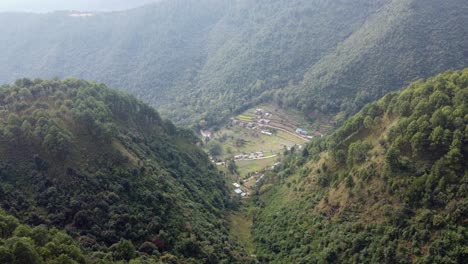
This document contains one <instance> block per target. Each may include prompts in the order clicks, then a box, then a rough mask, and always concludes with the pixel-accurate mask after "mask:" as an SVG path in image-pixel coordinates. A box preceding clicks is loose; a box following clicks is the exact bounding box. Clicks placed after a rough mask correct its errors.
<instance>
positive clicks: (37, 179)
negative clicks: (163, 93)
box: [0, 79, 241, 263]
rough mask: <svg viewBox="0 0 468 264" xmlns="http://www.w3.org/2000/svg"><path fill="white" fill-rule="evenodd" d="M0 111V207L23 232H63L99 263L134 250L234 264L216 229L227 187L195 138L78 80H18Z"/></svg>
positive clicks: (4, 93) (1, 92) (0, 95)
mask: <svg viewBox="0 0 468 264" xmlns="http://www.w3.org/2000/svg"><path fill="white" fill-rule="evenodd" d="M0 102H1V111H0V157H1V161H0V205H1V207H2V208H3V209H5V210H7V211H8V212H9V213H11V214H13V215H15V216H16V217H18V218H19V219H20V220H21V221H22V222H23V223H29V224H31V225H34V226H35V225H41V224H43V225H47V226H53V227H57V228H59V229H62V230H65V231H66V232H67V233H69V234H70V235H71V236H73V237H74V238H76V239H77V240H78V242H79V244H80V245H81V247H82V249H83V250H84V251H86V253H88V254H90V253H92V255H93V254H94V255H96V254H97V257H96V258H97V259H104V260H106V259H107V260H112V259H113V260H115V261H117V260H120V259H130V258H135V257H137V254H136V252H135V250H134V248H133V247H136V248H137V249H138V250H139V252H140V253H141V254H143V255H145V254H146V256H147V257H150V258H155V259H158V258H159V257H161V255H162V257H163V258H169V259H171V258H173V259H177V258H179V260H180V261H194V260H196V262H197V263H216V262H219V261H221V260H226V261H235V258H234V257H233V256H234V255H236V258H241V257H240V255H239V254H240V253H237V252H236V251H234V249H235V247H233V246H232V245H231V244H230V242H229V240H228V236H227V231H226V228H225V226H224V225H223V221H224V220H223V219H224V218H223V217H224V216H223V214H224V212H225V208H226V206H228V205H229V199H228V193H227V188H226V185H225V182H224V179H223V177H222V176H221V175H220V174H219V173H218V171H217V170H216V168H215V167H214V166H213V165H212V164H211V162H210V161H209V160H208V157H207V155H206V154H205V153H204V152H203V151H201V150H200V149H198V148H197V147H196V146H195V145H194V142H196V141H197V138H196V137H195V136H194V135H193V134H192V132H190V131H186V130H181V129H178V128H176V127H175V126H174V125H173V124H172V123H171V122H169V121H163V120H161V118H160V117H159V115H158V114H157V113H156V111H155V110H154V109H153V108H151V107H149V106H147V105H146V104H143V103H141V102H139V101H137V100H136V99H134V98H133V97H130V96H127V95H124V94H121V93H118V92H116V91H113V90H111V89H109V88H107V87H105V86H104V85H98V84H95V83H89V82H86V81H80V80H75V79H69V80H65V81H41V80H36V81H30V80H28V79H22V80H19V81H17V82H16V83H15V84H14V85H11V86H6V87H1V89H0ZM123 240H128V241H131V242H130V243H129V242H128V241H127V242H122V241H123ZM119 241H120V242H119ZM119 243H124V244H125V245H126V246H125V247H127V246H128V247H130V253H128V254H131V255H127V256H121V255H119V254H120V253H118V251H119V250H120V249H119V248H120V246H119V245H120V244H119ZM132 244H133V245H132ZM132 248H133V250H132ZM116 252H117V253H116ZM168 254H172V255H175V256H173V257H171V256H169V255H168ZM164 255H166V256H164ZM90 257H91V256H90ZM190 259H191V260H190Z"/></svg>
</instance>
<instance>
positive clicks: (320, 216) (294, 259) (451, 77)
mask: <svg viewBox="0 0 468 264" xmlns="http://www.w3.org/2000/svg"><path fill="white" fill-rule="evenodd" d="M467 92H468V69H464V70H461V71H457V72H452V71H449V72H446V73H443V74H440V75H438V76H436V77H433V78H430V79H428V80H426V81H418V82H415V83H413V84H411V85H410V86H409V87H408V88H406V89H405V90H403V91H401V92H398V93H391V94H389V95H387V96H385V97H384V98H382V99H381V100H379V101H377V102H375V103H372V104H369V105H367V106H365V107H364V108H363V109H362V111H361V112H359V113H358V114H356V115H355V116H353V117H351V118H350V119H349V120H348V121H346V122H345V123H344V124H343V125H342V126H341V127H340V128H338V129H337V130H336V131H335V132H334V133H333V134H332V135H331V136H329V137H328V138H326V139H325V140H324V141H326V142H325V143H321V142H312V143H311V144H310V145H309V146H307V149H308V150H309V151H310V154H309V158H308V159H309V161H308V162H307V163H306V165H305V168H302V169H299V170H298V172H297V173H295V174H293V175H291V176H289V180H288V182H287V184H281V182H274V184H275V187H273V184H272V183H271V182H268V181H267V182H266V183H265V185H263V187H262V188H264V187H265V188H268V190H264V191H263V193H261V195H259V196H258V197H254V199H257V200H262V204H263V205H262V207H261V208H259V209H258V210H259V211H258V213H257V214H256V215H255V218H254V223H253V239H254V241H255V242H256V243H257V252H256V253H257V254H258V256H259V259H261V260H265V262H271V263H462V262H463V261H464V260H465V259H466V257H467V255H466V252H467V247H466V245H467V243H468V240H467V239H468V237H467V236H466V234H467V230H468V226H467V222H466V217H465V215H466V214H467V212H468V206H467V205H468V200H467V177H468V174H467V171H468V162H467V161H468V148H467V147H466V146H468V137H466V135H467V134H466V127H467V124H468V120H467V119H465V117H466V115H467V114H468V108H467V107H466V106H467V105H468V96H466V95H467ZM454 109H457V110H456V111H454ZM370 118H371V119H372V120H376V118H378V119H377V120H378V121H379V122H375V123H374V124H373V125H372V126H367V125H365V123H366V121H365V120H370ZM462 131H464V132H462ZM324 151H325V152H324ZM327 153H328V155H327ZM303 158H304V157H303V156H302V155H296V156H293V155H289V156H288V157H287V159H286V162H284V169H283V171H280V172H279V173H278V175H277V176H276V177H277V178H279V177H280V176H281V175H282V174H283V173H285V172H286V171H291V169H292V168H294V167H295V166H296V165H297V164H298V163H299V161H301V160H302V159H303ZM317 161H319V162H317ZM344 161H346V163H345V162H344ZM319 165H320V166H319ZM306 168H313V170H312V172H310V171H311V170H310V169H309V170H307V169H306ZM325 168H326V169H325ZM304 175H305V176H304ZM271 181H275V178H273V180H271Z"/></svg>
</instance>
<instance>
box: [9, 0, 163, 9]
mask: <svg viewBox="0 0 468 264" xmlns="http://www.w3.org/2000/svg"><path fill="white" fill-rule="evenodd" d="M157 1H158V0H132V1H128V0H73V1H63V0H41V1H35V0H3V1H1V3H0V12H5V11H6V12H11V11H14V12H53V11H57V10H86V11H115V10H125V9H130V8H135V7H139V6H142V5H145V4H148V3H153V2H157Z"/></svg>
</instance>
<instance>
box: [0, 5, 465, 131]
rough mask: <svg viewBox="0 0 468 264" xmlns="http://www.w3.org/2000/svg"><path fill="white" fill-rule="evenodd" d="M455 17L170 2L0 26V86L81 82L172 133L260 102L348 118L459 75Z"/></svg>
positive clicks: (461, 28)
mask: <svg viewBox="0 0 468 264" xmlns="http://www.w3.org/2000/svg"><path fill="white" fill-rule="evenodd" d="M466 8H467V4H466V1H463V0H447V1H435V0H431V1H426V0H377V1H376V0H358V1H356V0H343V1H322V0H312V1H311V0H292V1H291V0H288V1H286V0H273V1H271V0H269V1H266V0H260V1H252V0H240V1H231V0H221V1H219V0H216V1H215V0H202V1H200V0H197V1H195V0H171V1H160V2H158V3H156V4H154V5H150V6H146V7H144V8H140V9H135V10H129V11H124V12H117V13H96V14H95V15H94V16H92V17H86V18H76V17H70V16H69V13H63V12H62V13H53V14H46V15H31V14H1V15H0V49H1V50H2V55H3V56H0V82H11V81H13V80H14V79H16V78H20V77H22V76H32V77H42V78H46V77H47V78H50V77H54V76H59V77H65V76H77V77H84V78H86V79H93V80H97V81H101V82H105V83H108V84H111V85H113V86H115V87H118V88H120V89H126V90H127V91H128V92H131V93H132V94H134V95H136V96H137V97H139V98H141V99H144V100H145V101H146V102H149V103H151V104H153V105H155V106H157V107H158V108H159V109H161V110H163V111H162V113H163V114H164V115H166V116H169V117H171V118H172V119H173V120H174V121H175V122H177V123H184V124H189V123H192V122H194V121H195V120H203V119H204V120H206V121H207V122H208V123H210V124H212V123H216V122H219V121H220V120H223V119H225V118H226V117H228V116H230V115H233V114H234V113H240V112H242V111H243V110H245V109H247V107H248V106H252V105H253V104H257V103H258V102H259V101H264V100H266V101H276V102H278V103H279V104H280V105H284V106H288V107H291V106H292V107H297V108H299V109H301V110H304V111H306V112H308V111H313V110H320V111H323V112H332V113H335V112H338V111H341V110H344V111H346V112H348V113H351V112H355V111H357V110H358V109H359V108H360V107H362V106H363V104H364V103H365V102H368V101H370V100H374V99H376V98H379V97H380V96H382V95H384V94H385V93H386V92H387V91H388V89H398V88H400V87H402V86H403V85H405V84H407V83H408V82H410V81H413V80H415V79H417V78H422V77H428V76H430V75H432V74H434V73H435V72H440V71H445V70H447V69H460V68H463V67H466V66H467V65H468V61H467V60H468V56H467V54H466V47H467V46H468V39H467V35H468V34H467V32H466V30H467V29H466V28H467V27H466V25H467V24H468V15H467V12H465V11H466ZM11 25H14V26H11ZM45 66H47V67H45ZM203 123H204V122H203Z"/></svg>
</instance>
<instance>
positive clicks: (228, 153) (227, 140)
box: [200, 105, 324, 198]
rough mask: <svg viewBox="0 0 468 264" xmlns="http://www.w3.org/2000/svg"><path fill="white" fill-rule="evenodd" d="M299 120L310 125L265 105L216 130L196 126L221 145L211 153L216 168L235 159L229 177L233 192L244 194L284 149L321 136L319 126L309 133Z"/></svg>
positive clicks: (225, 165)
mask: <svg viewBox="0 0 468 264" xmlns="http://www.w3.org/2000/svg"><path fill="white" fill-rule="evenodd" d="M301 124H303V125H304V126H306V127H308V128H309V129H310V128H311V127H310V126H309V125H308V123H307V122H306V121H305V120H304V119H303V118H302V117H301V116H300V115H299V114H291V113H285V112H283V111H281V110H278V109H276V108H274V107H272V106H268V105H266V106H264V107H258V108H254V109H249V110H247V111H246V112H244V113H242V114H240V115H238V116H236V117H232V118H231V119H230V122H229V124H227V125H226V127H225V128H223V129H221V130H219V131H217V132H213V131H210V130H200V134H201V136H202V137H203V138H204V139H205V142H209V141H212V140H213V141H215V142H220V144H221V145H222V146H223V154H222V155H219V156H217V157H212V161H213V162H214V163H215V164H216V165H217V166H218V167H219V168H220V169H223V168H225V169H226V168H227V167H228V164H229V161H234V162H235V164H236V167H237V173H236V174H237V175H236V177H234V178H233V181H234V182H233V183H232V184H233V186H234V187H235V188H234V190H233V192H234V194H235V195H239V196H240V197H242V198H247V197H249V196H250V192H251V191H252V188H253V187H254V186H255V185H256V184H258V183H259V182H261V180H262V179H263V177H264V172H265V171H267V170H272V169H274V168H275V167H276V166H278V165H279V164H280V160H281V156H282V155H283V153H284V151H291V150H292V149H295V150H299V151H300V150H302V149H303V148H304V146H305V145H306V144H307V143H308V142H310V141H311V140H313V139H314V138H317V137H323V133H324V130H323V129H315V131H314V132H312V133H310V132H309V131H310V130H308V129H306V128H304V127H303V126H302V125H301Z"/></svg>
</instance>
